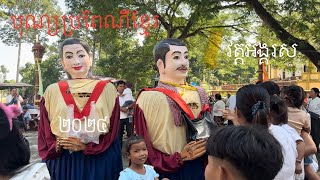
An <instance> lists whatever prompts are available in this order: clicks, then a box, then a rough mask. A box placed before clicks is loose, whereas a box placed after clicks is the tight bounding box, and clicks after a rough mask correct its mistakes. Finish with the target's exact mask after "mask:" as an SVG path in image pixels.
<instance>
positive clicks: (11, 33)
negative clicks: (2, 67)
mask: <svg viewBox="0 0 320 180" xmlns="http://www.w3.org/2000/svg"><path fill="white" fill-rule="evenodd" d="M9 2H11V3H9ZM2 8H3V9H4V14H6V16H15V17H16V18H17V24H14V23H13V21H11V19H7V20H6V24H5V25H4V27H3V28H0V40H1V41H2V42H3V43H4V44H6V45H9V46H12V45H15V46H18V60H17V72H16V82H19V68H20V53H21V44H22V43H33V42H35V40H36V36H38V37H39V39H40V41H44V42H46V41H48V39H47V38H46V37H47V35H45V34H46V32H45V31H46V30H47V29H48V28H42V29H34V28H32V27H33V23H39V22H38V21H37V22H36V21H34V22H30V21H31V20H30V19H32V18H30V19H29V20H30V21H28V22H25V21H26V20H24V21H22V23H26V24H29V23H30V24H29V25H30V27H29V28H27V27H26V24H20V22H19V21H18V16H19V15H23V18H26V17H25V16H26V15H30V14H31V15H33V16H34V17H35V19H38V20H39V19H40V18H39V17H40V16H41V15H43V14H48V15H49V16H51V15H53V14H56V15H59V14H60V12H59V11H58V10H57V9H58V8H57V1H56V0H44V1H34V0H15V1H6V3H5V4H4V5H2ZM45 19H46V18H45ZM18 22H19V23H18ZM44 23H46V21H44ZM14 25H17V27H20V26H21V28H20V29H19V30H17V29H15V28H14Z"/></svg>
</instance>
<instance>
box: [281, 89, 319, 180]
mask: <svg viewBox="0 0 320 180" xmlns="http://www.w3.org/2000/svg"><path fill="white" fill-rule="evenodd" d="M281 94H282V97H283V98H284V99H285V100H286V103H287V105H288V124H289V125H290V126H291V127H293V128H294V129H295V130H296V131H297V133H298V134H299V135H301V133H302V132H303V131H304V132H307V133H310V129H311V128H310V121H311V120H310V116H309V115H308V113H307V112H305V111H303V110H302V109H301V107H302V105H303V102H304V99H305V93H304V90H303V88H302V87H300V86H296V85H290V86H288V87H286V88H284V89H283V91H282V93H281ZM304 163H305V164H304V165H305V170H306V171H305V172H306V177H308V179H319V177H318V176H317V175H316V174H315V173H314V172H312V170H311V167H310V164H311V163H312V157H311V156H308V157H306V158H305V159H304Z"/></svg>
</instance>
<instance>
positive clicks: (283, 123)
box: [270, 96, 305, 176]
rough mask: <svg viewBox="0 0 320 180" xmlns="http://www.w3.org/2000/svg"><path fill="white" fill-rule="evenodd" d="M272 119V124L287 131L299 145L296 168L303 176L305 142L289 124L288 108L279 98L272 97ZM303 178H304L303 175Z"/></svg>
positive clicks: (296, 171)
mask: <svg viewBox="0 0 320 180" xmlns="http://www.w3.org/2000/svg"><path fill="white" fill-rule="evenodd" d="M270 115H271V117H270V119H271V123H272V124H274V125H278V126H280V127H282V128H283V129H285V130H286V131H287V132H288V133H289V134H290V135H291V137H292V138H293V140H294V141H295V142H296V144H297V152H298V156H297V160H296V165H295V166H296V168H295V173H296V174H301V173H302V172H303V166H302V164H301V161H302V159H303V156H304V153H305V152H304V146H305V144H304V142H303V140H302V138H301V137H300V136H299V134H298V133H297V132H296V131H295V130H294V129H293V128H292V127H290V126H289V125H287V123H288V107H287V104H286V102H285V101H284V100H283V99H282V98H280V97H278V96H271V98H270ZM302 176H304V175H303V174H302Z"/></svg>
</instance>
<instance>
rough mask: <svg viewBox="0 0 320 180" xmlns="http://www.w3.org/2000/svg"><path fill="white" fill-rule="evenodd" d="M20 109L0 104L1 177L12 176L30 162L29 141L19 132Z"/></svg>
mask: <svg viewBox="0 0 320 180" xmlns="http://www.w3.org/2000/svg"><path fill="white" fill-rule="evenodd" d="M19 114H20V109H19V108H18V107H17V106H15V105H11V106H8V107H6V106H5V105H4V104H2V103H0V147H1V148H0V162H1V163H0V176H1V175H4V176H7V175H11V174H12V173H13V172H14V171H15V170H16V169H18V168H20V167H22V166H24V165H27V164H28V163H29V160H30V149H29V144H28V141H27V140H26V139H25V138H24V137H23V135H22V134H21V132H20V131H19V123H21V122H20V121H18V120H13V118H16V117H17V115H19Z"/></svg>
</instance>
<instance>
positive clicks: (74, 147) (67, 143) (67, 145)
mask: <svg viewBox="0 0 320 180" xmlns="http://www.w3.org/2000/svg"><path fill="white" fill-rule="evenodd" d="M60 144H61V146H62V148H63V149H67V150H69V151H73V152H77V151H82V150H84V149H85V148H86V145H85V144H83V143H82V142H81V141H80V139H78V138H74V137H67V138H61V139H60Z"/></svg>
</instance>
